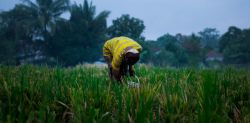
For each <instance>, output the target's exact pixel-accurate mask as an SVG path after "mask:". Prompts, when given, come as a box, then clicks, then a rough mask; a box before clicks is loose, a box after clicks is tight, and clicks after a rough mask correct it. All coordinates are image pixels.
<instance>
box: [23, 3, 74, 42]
mask: <svg viewBox="0 0 250 123" xmlns="http://www.w3.org/2000/svg"><path fill="white" fill-rule="evenodd" d="M22 1H23V3H24V4H25V5H26V7H28V8H29V9H30V10H32V11H33V12H35V13H36V14H37V17H36V19H35V20H36V21H37V23H38V25H39V28H40V32H41V36H42V38H43V40H44V41H45V42H46V43H48V40H49V36H50V35H51V34H52V33H53V29H54V28H55V25H56V21H58V20H60V19H61V18H60V16H61V14H62V13H64V12H65V11H67V10H68V6H69V0H36V1H35V2H33V1H32V0H22Z"/></svg>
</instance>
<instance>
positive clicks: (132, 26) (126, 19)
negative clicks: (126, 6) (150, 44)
mask: <svg viewBox="0 0 250 123" xmlns="http://www.w3.org/2000/svg"><path fill="white" fill-rule="evenodd" d="M144 29H145V26H144V23H143V21H142V20H140V19H138V18H134V17H130V16H129V15H122V16H121V17H120V18H117V19H116V20H113V24H112V25H111V26H110V27H109V29H108V35H109V37H110V38H112V37H118V36H127V37H130V38H132V39H134V40H137V41H141V40H145V38H144V37H143V36H142V32H143V31H144Z"/></svg>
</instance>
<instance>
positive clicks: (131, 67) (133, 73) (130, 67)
mask: <svg viewBox="0 0 250 123" xmlns="http://www.w3.org/2000/svg"><path fill="white" fill-rule="evenodd" d="M129 75H130V76H134V75H135V70H134V67H133V65H129Z"/></svg>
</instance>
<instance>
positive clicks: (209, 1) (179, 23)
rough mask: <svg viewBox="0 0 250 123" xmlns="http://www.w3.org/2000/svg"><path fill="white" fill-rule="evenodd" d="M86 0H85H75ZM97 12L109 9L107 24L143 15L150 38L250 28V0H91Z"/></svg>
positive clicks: (4, 1)
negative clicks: (206, 29)
mask: <svg viewBox="0 0 250 123" xmlns="http://www.w3.org/2000/svg"><path fill="white" fill-rule="evenodd" d="M18 1H19V0H0V10H8V9H10V8H13V7H14V5H15V4H16V3H18ZM73 1H75V2H77V3H83V0H72V2H73ZM92 2H93V5H95V6H96V9H97V12H100V11H103V10H108V11H111V14H110V16H109V18H108V25H111V23H112V20H113V19H116V18H118V17H120V16H121V15H122V14H130V15H131V16H133V17H136V18H139V19H142V20H143V21H144V24H145V26H146V29H145V31H144V33H143V35H144V36H145V37H146V38H147V39H157V38H158V37H160V36H162V35H164V34H166V33H170V34H172V35H175V34H176V33H182V34H191V33H197V32H199V31H201V30H203V29H204V28H206V27H212V28H217V29H218V30H219V31H220V33H224V32H225V31H227V29H228V27H229V26H237V27H240V28H250V14H249V12H250V0H92Z"/></svg>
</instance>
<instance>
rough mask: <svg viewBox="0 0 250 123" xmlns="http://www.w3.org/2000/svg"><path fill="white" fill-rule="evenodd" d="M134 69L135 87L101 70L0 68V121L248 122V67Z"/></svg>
mask: <svg viewBox="0 0 250 123" xmlns="http://www.w3.org/2000/svg"><path fill="white" fill-rule="evenodd" d="M136 71H137V76H138V77H139V81H140V85H141V86H140V88H129V87H128V86H127V85H126V84H123V85H119V84H117V83H116V82H112V81H110V80H109V78H108V74H107V72H108V70H107V69H106V68H97V67H90V66H77V67H74V68H58V67H55V68H48V67H37V66H20V67H7V66H0V85H2V86H0V122H70V123H71V122H72V123H78V122H191V123H193V122H199V123H200V122H249V121H250V117H249V116H250V108H249V107H250V103H249V101H250V96H249V95H250V76H249V74H250V71H249V70H240V69H233V68H225V69H220V70H211V69H205V70H200V69H169V68H163V67H161V68H157V67H148V66H140V67H136ZM125 80H127V79H125Z"/></svg>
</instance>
